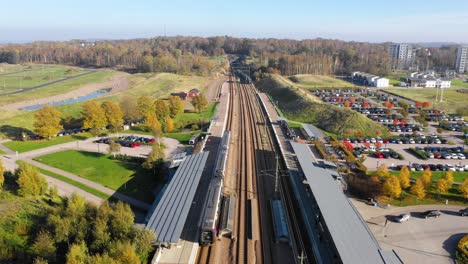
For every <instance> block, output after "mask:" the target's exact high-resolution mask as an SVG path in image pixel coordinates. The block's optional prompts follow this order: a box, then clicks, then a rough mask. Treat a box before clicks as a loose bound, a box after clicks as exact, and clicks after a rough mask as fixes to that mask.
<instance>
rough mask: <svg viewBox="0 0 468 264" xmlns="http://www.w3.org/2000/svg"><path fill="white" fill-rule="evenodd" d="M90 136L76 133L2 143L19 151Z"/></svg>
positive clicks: (89, 135)
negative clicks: (48, 138)
mask: <svg viewBox="0 0 468 264" xmlns="http://www.w3.org/2000/svg"><path fill="white" fill-rule="evenodd" d="M90 137H92V135H91V134H90V133H81V134H78V135H68V136H63V137H54V138H52V139H51V140H45V139H44V140H28V141H16V140H14V141H10V142H6V143H3V145H4V146H5V147H7V148H9V149H11V150H13V151H18V152H19V153H23V152H28V151H31V150H35V149H41V148H46V147H50V146H54V145H58V144H63V143H67V142H71V141H76V140H83V139H87V138H90Z"/></svg>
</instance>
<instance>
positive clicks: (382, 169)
mask: <svg viewBox="0 0 468 264" xmlns="http://www.w3.org/2000/svg"><path fill="white" fill-rule="evenodd" d="M374 176H377V177H379V178H387V177H388V176H390V172H389V171H388V168H387V165H385V164H382V165H380V166H379V168H378V169H377V171H376V172H375V173H374Z"/></svg>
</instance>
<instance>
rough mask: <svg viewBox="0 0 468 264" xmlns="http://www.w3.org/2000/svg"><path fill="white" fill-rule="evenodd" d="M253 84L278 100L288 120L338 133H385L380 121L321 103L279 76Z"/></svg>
mask: <svg viewBox="0 0 468 264" xmlns="http://www.w3.org/2000/svg"><path fill="white" fill-rule="evenodd" d="M257 87H258V88H259V89H260V90H261V91H262V92H265V93H267V94H269V95H270V96H271V97H272V98H273V99H274V100H275V101H278V104H279V107H280V108H281V110H282V111H283V113H284V114H285V115H286V117H287V118H288V119H291V120H294V121H299V122H304V123H311V124H314V125H316V126H318V127H319V128H321V129H323V130H325V131H328V132H332V133H335V134H338V135H345V134H346V132H347V131H353V132H356V131H362V133H363V135H367V136H373V135H375V132H376V131H381V132H382V134H387V133H388V129H387V128H386V127H384V126H382V125H381V124H379V123H376V122H374V121H372V120H370V119H368V118H367V117H365V116H364V115H362V114H360V113H358V112H356V111H353V110H351V109H347V108H343V107H338V106H334V105H330V104H325V103H323V102H322V101H320V99H318V98H317V97H315V96H314V95H312V94H310V93H309V92H306V91H305V90H304V89H301V88H298V87H297V86H295V85H294V83H293V82H291V81H289V80H287V79H285V78H284V77H282V76H279V75H272V76H271V77H270V78H264V79H262V80H261V81H260V82H258V83H257Z"/></svg>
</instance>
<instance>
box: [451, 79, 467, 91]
mask: <svg viewBox="0 0 468 264" xmlns="http://www.w3.org/2000/svg"><path fill="white" fill-rule="evenodd" d="M452 88H456V89H460V88H465V89H468V82H465V81H464V80H460V79H453V80H452Z"/></svg>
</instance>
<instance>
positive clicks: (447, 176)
mask: <svg viewBox="0 0 468 264" xmlns="http://www.w3.org/2000/svg"><path fill="white" fill-rule="evenodd" d="M443 178H444V179H445V180H446V181H447V184H448V185H449V187H451V186H452V184H453V182H454V179H453V171H451V170H449V171H446V172H445V174H444V177H443Z"/></svg>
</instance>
